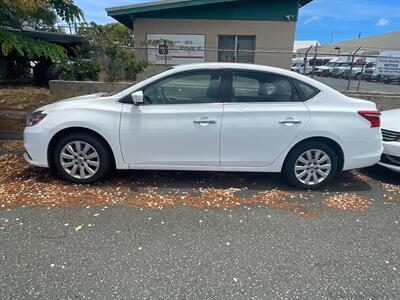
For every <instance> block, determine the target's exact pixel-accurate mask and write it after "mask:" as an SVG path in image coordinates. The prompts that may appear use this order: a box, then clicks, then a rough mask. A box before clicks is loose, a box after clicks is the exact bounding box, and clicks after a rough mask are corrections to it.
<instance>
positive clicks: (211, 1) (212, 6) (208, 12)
mask: <svg viewBox="0 0 400 300" xmlns="http://www.w3.org/2000/svg"><path fill="white" fill-rule="evenodd" d="M311 1H312V0H299V1H298V0H264V1H257V0H246V1H244V0H163V1H155V2H147V3H139V4H132V5H125V6H116V7H110V8H107V9H106V11H107V14H108V15H109V16H111V17H113V18H114V19H116V20H117V21H119V22H121V23H123V24H125V25H126V26H128V27H131V25H132V21H133V19H134V18H137V17H140V18H181V19H191V18H193V19H239V20H277V19H285V18H286V17H287V16H288V15H291V16H292V20H293V21H294V20H297V14H298V8H299V7H298V3H300V7H301V6H304V5H306V4H307V3H309V2H311Z"/></svg>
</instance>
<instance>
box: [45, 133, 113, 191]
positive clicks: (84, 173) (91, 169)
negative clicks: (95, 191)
mask: <svg viewBox="0 0 400 300" xmlns="http://www.w3.org/2000/svg"><path fill="white" fill-rule="evenodd" d="M53 163H54V167H55V169H56V171H57V174H59V175H60V176H61V177H62V178H63V179H66V180H68V181H71V182H74V183H80V184H90V183H94V182H96V181H98V180H100V179H102V178H104V177H105V175H106V174H107V173H108V171H109V170H110V167H111V158H110V154H109V151H108V149H107V147H106V146H105V145H104V143H103V141H101V140H100V139H99V138H97V137H95V136H92V135H90V134H85V133H82V134H79V133H75V134H71V135H68V136H65V137H63V138H61V139H60V140H59V141H58V143H57V145H56V147H55V151H54V153H53Z"/></svg>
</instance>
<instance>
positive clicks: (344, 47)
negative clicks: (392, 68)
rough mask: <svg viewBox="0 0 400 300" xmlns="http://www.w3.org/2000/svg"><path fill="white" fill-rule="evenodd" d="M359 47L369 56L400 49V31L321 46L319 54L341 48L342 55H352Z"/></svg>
mask: <svg viewBox="0 0 400 300" xmlns="http://www.w3.org/2000/svg"><path fill="white" fill-rule="evenodd" d="M358 47H361V51H362V52H363V53H368V54H378V53H379V52H380V51H381V50H396V49H400V31H394V32H387V33H383V34H376V35H370V36H364V37H361V38H357V39H352V40H345V41H339V42H335V43H332V44H325V45H321V46H319V48H318V52H321V53H337V52H338V48H340V51H341V53H352V52H354V51H355V50H357V48H358ZM304 48H305V47H304ZM335 48H336V49H335ZM305 50H306V49H299V50H298V52H304V51H305Z"/></svg>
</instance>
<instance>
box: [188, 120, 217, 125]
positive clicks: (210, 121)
mask: <svg viewBox="0 0 400 300" xmlns="http://www.w3.org/2000/svg"><path fill="white" fill-rule="evenodd" d="M193 123H194V124H216V123H217V121H216V120H194V121H193Z"/></svg>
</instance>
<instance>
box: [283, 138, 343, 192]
mask: <svg viewBox="0 0 400 300" xmlns="http://www.w3.org/2000/svg"><path fill="white" fill-rule="evenodd" d="M337 166H338V159H337V155H336V153H335V151H334V150H333V149H332V148H331V147H330V146H328V145H326V144H324V143H321V142H310V143H306V144H303V145H300V146H298V147H296V148H295V149H294V150H293V151H291V152H290V153H289V156H288V157H287V159H286V162H285V165H284V170H283V171H284V174H285V176H286V178H287V179H288V181H289V182H290V183H291V184H293V185H294V186H297V187H300V188H303V189H319V188H321V187H324V186H326V185H327V184H329V183H330V182H331V181H332V179H333V178H334V176H335V174H336V172H337Z"/></svg>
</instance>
